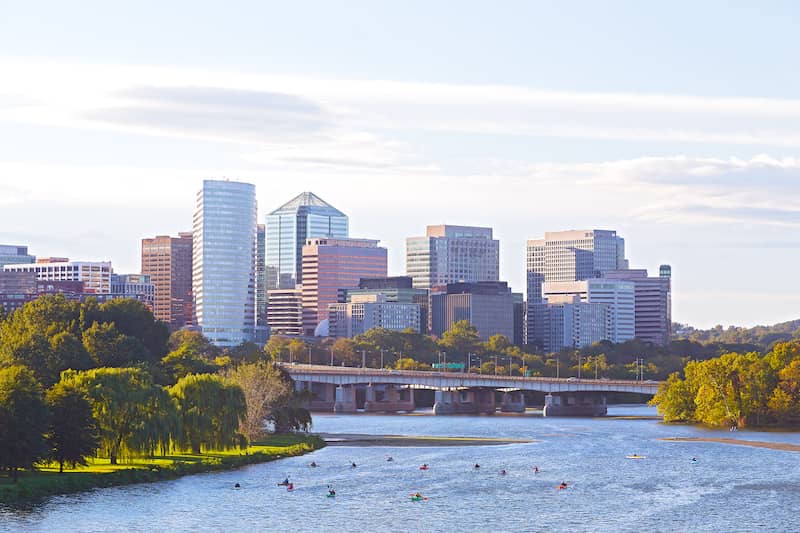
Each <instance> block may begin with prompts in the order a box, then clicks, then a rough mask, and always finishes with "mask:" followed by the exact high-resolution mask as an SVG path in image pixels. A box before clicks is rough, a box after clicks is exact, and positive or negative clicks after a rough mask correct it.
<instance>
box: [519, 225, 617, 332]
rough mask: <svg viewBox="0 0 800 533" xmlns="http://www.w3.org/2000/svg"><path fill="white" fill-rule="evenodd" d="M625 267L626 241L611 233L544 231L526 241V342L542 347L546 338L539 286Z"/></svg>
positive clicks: (544, 315) (597, 275) (543, 308)
mask: <svg viewBox="0 0 800 533" xmlns="http://www.w3.org/2000/svg"><path fill="white" fill-rule="evenodd" d="M626 268H628V261H627V260H626V259H625V240H624V239H623V238H622V237H620V236H618V235H617V232H616V231H613V230H598V229H594V230H592V229H589V230H568V231H554V232H546V233H545V235H544V238H542V239H532V240H529V241H528V244H527V254H526V274H527V292H528V294H527V313H526V314H527V317H526V327H525V330H526V337H527V338H526V339H525V342H526V343H528V344H535V345H540V346H541V345H543V340H544V336H545V335H546V328H545V324H544V322H543V321H544V320H546V309H545V307H543V306H544V305H545V303H546V302H544V300H543V295H542V284H544V283H545V282H554V281H581V280H587V279H591V278H598V277H601V276H602V275H603V273H605V272H608V271H610V270H618V269H626Z"/></svg>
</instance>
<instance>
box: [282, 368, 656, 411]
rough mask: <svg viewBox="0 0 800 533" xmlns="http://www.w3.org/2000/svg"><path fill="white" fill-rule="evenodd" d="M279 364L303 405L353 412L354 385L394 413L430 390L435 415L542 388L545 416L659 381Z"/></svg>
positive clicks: (506, 404)
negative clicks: (307, 397) (304, 396)
mask: <svg viewBox="0 0 800 533" xmlns="http://www.w3.org/2000/svg"><path fill="white" fill-rule="evenodd" d="M281 366H282V367H283V368H284V370H286V371H287V372H288V373H289V375H291V376H292V378H293V379H294V380H295V383H296V386H297V388H298V390H307V391H309V392H310V393H311V398H312V399H311V401H310V403H309V408H310V409H312V410H323V411H325V410H327V411H330V410H333V411H334V412H355V411H356V388H357V387H365V389H366V396H365V402H364V410H365V411H367V412H381V411H383V412H398V411H413V410H414V390H415V389H433V390H434V391H435V403H434V406H433V412H434V414H437V415H444V414H460V413H473V414H475V413H486V414H490V413H494V412H496V410H497V407H498V405H497V403H496V392H498V391H499V392H501V393H502V400H501V402H500V405H499V407H500V410H501V411H503V412H524V411H525V407H526V405H525V396H524V394H523V392H524V391H538V392H544V393H545V405H544V415H545V416H603V415H605V414H606V393H609V392H628V393H637V394H648V395H653V394H655V393H656V391H658V387H659V385H660V384H661V382H659V381H634V380H610V379H577V378H574V377H571V378H545V377H521V376H498V375H487V374H471V373H463V372H420V371H412V370H386V369H374V368H350V367H335V366H322V365H304V364H286V363H282V364H281Z"/></svg>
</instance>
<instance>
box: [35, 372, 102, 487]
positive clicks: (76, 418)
mask: <svg viewBox="0 0 800 533" xmlns="http://www.w3.org/2000/svg"><path fill="white" fill-rule="evenodd" d="M46 398H47V407H48V409H49V410H50V426H49V428H48V430H47V443H48V445H49V446H50V455H49V458H50V460H51V461H55V462H56V463H58V465H59V472H63V471H64V463H69V464H71V465H72V468H75V465H86V457H87V456H90V455H94V453H95V451H96V450H97V447H98V446H99V440H98V437H97V427H96V424H95V420H94V416H92V406H91V404H90V403H89V401H88V400H87V399H86V396H85V395H84V393H83V392H82V391H80V390H79V389H77V388H75V387H74V386H71V385H67V384H65V383H56V384H55V385H54V386H53V387H52V388H51V389H50V390H48V391H47V396H46Z"/></svg>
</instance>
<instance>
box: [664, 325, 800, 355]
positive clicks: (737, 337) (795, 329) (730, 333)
mask: <svg viewBox="0 0 800 533" xmlns="http://www.w3.org/2000/svg"><path fill="white" fill-rule="evenodd" d="M672 331H673V332H674V334H673V338H674V339H688V340H692V341H696V342H702V343H708V342H719V343H725V344H755V345H757V346H760V347H762V349H764V350H767V349H769V348H770V347H771V346H772V345H773V344H775V343H776V342H783V341H788V340H792V339H800V319H798V320H790V321H789V322H781V323H780V324H774V325H772V326H755V327H752V328H742V327H738V326H730V327H728V328H727V329H726V328H724V327H722V326H714V327H713V328H711V329H695V328H693V327H692V326H689V325H686V324H673V325H672Z"/></svg>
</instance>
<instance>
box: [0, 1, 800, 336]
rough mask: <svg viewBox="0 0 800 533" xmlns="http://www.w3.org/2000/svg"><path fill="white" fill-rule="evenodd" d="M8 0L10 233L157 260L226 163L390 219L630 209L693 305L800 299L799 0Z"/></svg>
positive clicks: (640, 243) (348, 209)
mask: <svg viewBox="0 0 800 533" xmlns="http://www.w3.org/2000/svg"><path fill="white" fill-rule="evenodd" d="M121 6H122V3H121V2H108V1H98V2H89V1H82V2H52V3H50V2H36V1H30V2H11V1H7V2H3V6H2V8H1V9H0V243H9V244H27V245H29V246H30V250H31V252H32V253H34V254H36V255H40V256H46V255H58V256H62V255H63V256H68V257H70V258H74V259H85V260H90V259H97V260H100V259H103V260H112V261H113V263H114V267H115V270H116V271H117V272H122V273H125V272H137V271H138V269H139V246H140V239H141V238H142V237H147V236H153V235H157V234H177V232H178V231H184V230H188V229H190V226H191V214H192V210H193V204H194V197H195V192H196V191H197V189H198V188H199V187H200V186H201V183H202V179H203V178H221V177H227V178H231V179H237V180H242V181H248V182H251V183H255V184H256V186H257V191H258V202H259V210H260V215H259V218H260V220H263V215H264V214H265V213H266V212H268V211H269V210H271V209H274V208H275V207H277V206H279V205H280V204H282V203H284V202H285V201H287V200H289V199H290V198H292V197H293V196H295V195H296V194H298V193H299V192H301V191H304V190H311V191H313V192H315V193H316V194H318V195H319V196H321V197H322V198H323V199H325V200H327V201H328V202H330V203H331V204H333V205H334V206H335V207H337V208H339V209H341V210H342V211H344V212H345V213H347V214H348V215H349V216H350V227H351V235H352V236H354V237H370V238H378V239H381V240H382V243H383V245H385V246H387V247H388V248H389V261H390V273H392V274H402V273H403V271H404V254H405V250H404V238H405V237H407V236H413V235H421V234H423V233H424V231H425V226H426V225H427V224H440V223H451V224H471V225H487V226H491V227H493V228H494V230H495V234H496V236H497V237H498V238H499V239H500V246H501V265H500V267H501V276H502V278H503V279H506V280H508V281H509V282H510V283H511V285H512V286H513V288H514V289H515V290H517V291H523V290H524V276H525V263H524V256H525V240H526V239H528V238H536V237H540V236H542V234H543V233H544V232H545V231H554V230H561V229H570V228H576V229H577V228H601V229H616V230H617V231H618V232H619V233H620V234H621V235H622V236H623V237H625V239H626V244H627V255H628V258H629V259H630V262H631V266H634V267H644V268H648V269H649V270H650V272H651V273H654V274H655V273H657V269H658V265H659V264H660V263H669V264H671V265H672V267H673V274H674V278H673V318H674V319H675V320H678V321H681V322H689V323H691V324H693V325H697V326H710V325H714V324H717V323H722V324H725V325H728V324H742V325H752V324H757V323H762V324H763V323H772V322H778V321H782V320H789V319H793V318H798V317H800V279H799V278H798V276H797V267H798V260H800V253H798V250H799V249H800V236H798V229H800V96H798V95H800V69H798V68H797V61H798V56H799V52H800V33H798V32H797V28H796V22H797V20H798V16H799V15H800V12H798V11H800V8H797V7H796V6H795V4H794V3H793V2H785V3H782V2H764V3H761V2H735V1H731V0H726V1H723V2H712V1H705V2H696V1H692V2H679V1H671V2H655V1H652V2H650V1H632V2H613V1H608V2H594V1H586V2H565V1H559V2H555V1H553V2H533V1H526V2H511V1H504V2H489V1H485V2H466V1H464V0H459V1H455V0H454V1H451V2H431V1H430V0H427V1H419V2H417V1H408V0H405V1H403V2H392V3H391V4H390V3H389V2H379V1H366V0H365V1H363V2H344V1H337V2H329V1H320V2H302V1H292V2H285V1H282V2H265V1H259V2H234V1H228V2H213V3H212V2H200V1H197V0H193V1H187V2H178V1H170V2H163V1H158V2H147V1H139V2H135V3H134V2H131V3H130V4H129V6H130V7H128V8H123V7H121Z"/></svg>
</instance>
